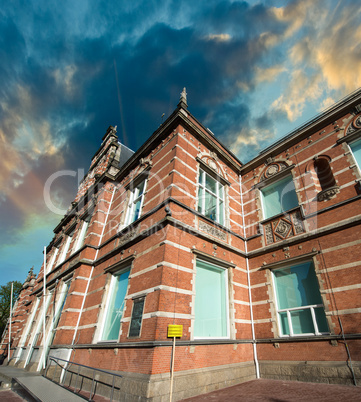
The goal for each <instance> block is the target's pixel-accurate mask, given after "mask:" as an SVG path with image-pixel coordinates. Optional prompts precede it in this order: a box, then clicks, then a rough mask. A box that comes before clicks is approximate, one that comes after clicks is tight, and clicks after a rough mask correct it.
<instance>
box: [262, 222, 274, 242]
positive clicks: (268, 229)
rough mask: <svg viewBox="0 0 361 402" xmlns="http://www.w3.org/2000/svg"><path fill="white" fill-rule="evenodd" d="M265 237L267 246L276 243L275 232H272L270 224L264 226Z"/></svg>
mask: <svg viewBox="0 0 361 402" xmlns="http://www.w3.org/2000/svg"><path fill="white" fill-rule="evenodd" d="M264 235H265V237H266V243H267V244H272V243H274V240H273V231H272V226H271V224H270V223H268V224H266V225H264Z"/></svg>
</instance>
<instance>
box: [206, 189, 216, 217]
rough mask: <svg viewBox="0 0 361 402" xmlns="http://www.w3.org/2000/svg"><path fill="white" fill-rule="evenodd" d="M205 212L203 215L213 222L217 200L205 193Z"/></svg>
mask: <svg viewBox="0 0 361 402" xmlns="http://www.w3.org/2000/svg"><path fill="white" fill-rule="evenodd" d="M205 198H206V199H205V211H204V215H205V216H206V217H207V218H210V219H212V220H213V221H216V220H217V198H216V197H215V196H214V195H212V194H210V193H208V191H205Z"/></svg>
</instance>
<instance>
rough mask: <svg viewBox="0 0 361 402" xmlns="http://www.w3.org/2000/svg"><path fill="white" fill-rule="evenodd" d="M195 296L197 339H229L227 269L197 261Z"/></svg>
mask: <svg viewBox="0 0 361 402" xmlns="http://www.w3.org/2000/svg"><path fill="white" fill-rule="evenodd" d="M196 270H197V271H196V285H195V287H196V296H195V320H194V337H195V338H227V337H228V336H229V320H228V286H227V269H224V268H220V267H218V266H216V265H213V264H211V263H208V262H205V261H201V260H197V265H196Z"/></svg>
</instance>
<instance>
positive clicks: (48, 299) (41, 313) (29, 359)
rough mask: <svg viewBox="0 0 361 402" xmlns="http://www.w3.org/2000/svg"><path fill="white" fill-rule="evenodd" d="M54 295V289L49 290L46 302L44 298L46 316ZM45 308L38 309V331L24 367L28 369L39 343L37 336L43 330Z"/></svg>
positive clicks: (32, 340) (35, 332) (35, 333)
mask: <svg viewBox="0 0 361 402" xmlns="http://www.w3.org/2000/svg"><path fill="white" fill-rule="evenodd" d="M53 294H54V289H51V290H49V292H48V294H46V295H45V298H47V299H46V300H45V301H44V297H43V303H46V305H45V314H46V315H47V314H48V309H49V305H50V302H51V299H52V297H53ZM43 308H44V305H43V304H42V306H41V308H40V309H38V317H37V323H36V329H35V331H34V333H33V337H32V339H31V342H30V348H29V351H28V354H27V356H26V359H25V365H24V367H26V366H27V365H28V364H29V363H30V362H31V358H32V355H33V351H34V349H35V343H36V342H37V341H38V336H37V335H38V334H39V332H40V329H41V328H42V325H43V318H44V317H43Z"/></svg>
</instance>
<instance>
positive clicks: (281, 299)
mask: <svg viewBox="0 0 361 402" xmlns="http://www.w3.org/2000/svg"><path fill="white" fill-rule="evenodd" d="M273 277H274V282H275V291H276V298H277V306H278V310H288V311H289V313H290V315H291V322H292V330H293V334H294V335H297V334H307V333H313V334H314V333H316V328H315V327H314V324H313V320H312V313H311V307H310V308H301V309H299V310H293V309H295V308H298V307H303V306H305V307H307V306H314V305H321V306H322V307H321V306H320V307H314V312H315V316H316V322H317V326H318V331H319V332H328V325H327V320H326V315H325V311H324V308H323V303H322V298H321V294H320V290H319V287H318V281H317V277H316V273H315V270H314V268H313V264H312V262H305V263H303V264H299V265H295V266H293V267H289V268H284V269H278V270H274V271H273ZM278 316H279V321H280V328H281V332H282V334H283V335H289V334H290V329H289V327H288V322H287V312H286V311H279V314H278Z"/></svg>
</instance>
